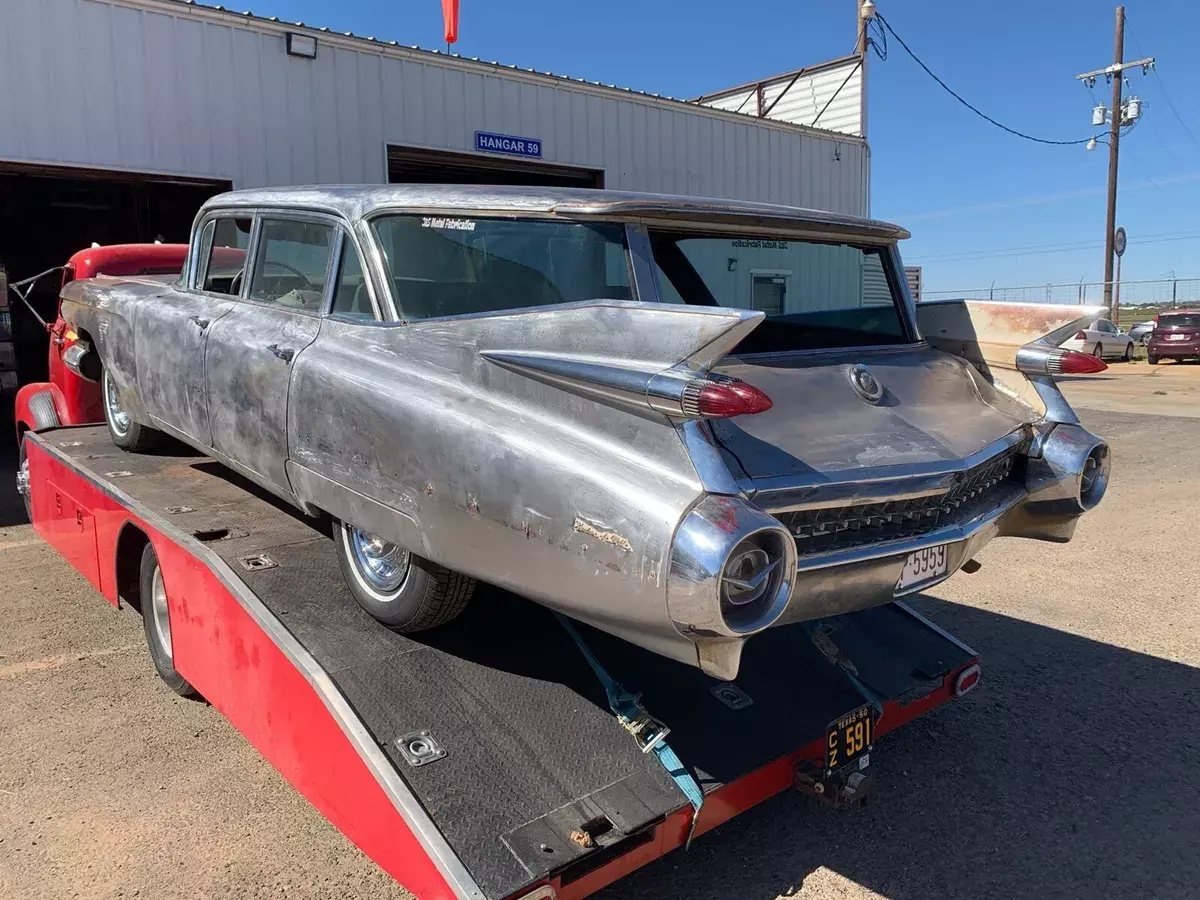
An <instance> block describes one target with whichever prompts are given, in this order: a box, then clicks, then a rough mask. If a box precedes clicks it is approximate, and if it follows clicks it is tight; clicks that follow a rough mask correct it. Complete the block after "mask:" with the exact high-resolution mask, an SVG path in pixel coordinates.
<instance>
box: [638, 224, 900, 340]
mask: <svg viewBox="0 0 1200 900" xmlns="http://www.w3.org/2000/svg"><path fill="white" fill-rule="evenodd" d="M650 240H651V246H652V247H653V250H654V261H655V263H656V264H657V268H658V271H659V290H660V292H661V294H662V299H663V300H664V301H666V302H668V303H689V304H692V305H697V306H724V307H733V308H736V309H756V310H761V311H762V312H765V313H766V314H767V318H766V321H765V322H763V323H762V324H761V325H759V326H758V328H756V329H755V330H754V331H753V332H751V333H750V335H749V336H747V337H746V338H745V340H743V341H742V343H741V344H739V345H738V347H737V348H736V349H735V351H734V352H735V353H741V354H748V353H776V352H781V351H787V350H809V349H819V348H823V347H862V346H870V345H877V344H900V343H907V342H908V341H909V340H910V338H909V336H908V332H907V329H906V328H905V326H904V319H903V317H902V316H901V314H900V311H899V310H900V305H899V301H900V296H901V295H900V294H899V292H898V290H897V288H896V286H895V285H894V284H893V281H892V278H891V276H890V275H889V265H888V260H887V258H886V253H887V251H886V249H885V248H878V247H857V246H854V245H851V244H830V243H819V242H816V241H805V240H777V239H774V238H771V239H765V238H764V239H759V238H750V237H745V236H738V237H733V236H727V235H713V236H708V235H703V236H697V235H693V234H680V233H670V232H655V231H651V233H650Z"/></svg>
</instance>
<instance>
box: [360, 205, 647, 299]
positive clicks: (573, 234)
mask: <svg viewBox="0 0 1200 900" xmlns="http://www.w3.org/2000/svg"><path fill="white" fill-rule="evenodd" d="M372 227H373V228H374V230H375V235H376V237H377V238H378V239H379V245H380V249H381V250H382V251H383V257H384V260H385V261H386V262H387V267H388V275H389V277H390V279H391V282H392V290H393V291H394V296H395V298H396V303H397V305H398V306H399V308H400V310H401V312H402V314H403V316H404V318H405V319H408V320H415V319H431V318H437V317H439V316H458V315H466V314H469V313H488V312H502V311H504V310H509V309H521V308H523V307H528V306H549V305H553V304H558V303H573V302H576V301H585V300H628V299H630V298H631V296H632V292H631V290H630V286H629V266H628V263H627V261H626V257H627V254H626V250H625V229H624V228H623V227H622V226H620V225H605V224H597V225H589V224H579V223H571V222H555V221H549V220H522V219H478V218H464V217H454V216H405V215H385V216H380V217H379V218H377V219H375V220H374V221H373V222H372Z"/></svg>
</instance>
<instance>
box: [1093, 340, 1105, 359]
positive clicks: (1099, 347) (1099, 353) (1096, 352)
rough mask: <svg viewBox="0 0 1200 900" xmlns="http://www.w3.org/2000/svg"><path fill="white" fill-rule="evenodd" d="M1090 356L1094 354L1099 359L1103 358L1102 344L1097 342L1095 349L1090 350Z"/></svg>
mask: <svg viewBox="0 0 1200 900" xmlns="http://www.w3.org/2000/svg"><path fill="white" fill-rule="evenodd" d="M1092 356H1095V357H1097V358H1099V359H1103V358H1104V345H1103V344H1101V343H1099V342H1097V343H1096V349H1095V350H1093V351H1092Z"/></svg>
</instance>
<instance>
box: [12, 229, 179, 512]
mask: <svg viewBox="0 0 1200 900" xmlns="http://www.w3.org/2000/svg"><path fill="white" fill-rule="evenodd" d="M187 249H188V248H187V245H186V244H110V245H108V246H101V245H99V244H97V245H94V246H91V247H88V248H87V249H86V250H80V251H79V252H77V253H75V254H73V255H72V256H71V258H70V259H68V260H67V263H66V265H64V266H62V267H61V268H60V269H51V270H50V271H48V272H45V273H43V275H44V277H47V278H50V277H58V278H59V280H60V289H61V288H63V287H66V285H68V284H70V283H71V282H73V281H75V280H76V279H86V278H96V277H98V276H107V277H110V278H111V277H123V276H131V275H132V276H160V277H161V276H165V275H175V276H177V275H178V274H179V273H180V271H182V269H183V262H184V259H185V258H186V257H187ZM48 330H49V332H50V353H49V356H50V358H49V375H50V380H49V381H47V382H35V383H33V384H27V385H24V386H23V387H22V388H21V389H20V390H18V391H17V396H16V402H15V406H14V413H15V415H14V420H15V422H16V427H17V442H18V444H19V445H20V444H21V439H22V436H23V435H24V434H25V432H27V431H37V430H40V429H42V428H50V427H54V426H57V425H84V424H87V423H90V422H100V421H103V419H104V410H103V406H102V403H101V392H100V385H99V382H98V379H99V377H100V368H99V359H98V358H97V357H96V355H95V354H94V353H85V352H84V349H85V348H82V347H77V343H78V335H77V334H75V332H74V331H73V330H72V329H71V328H70V327H69V326H68V325H67V323H66V322H65V321H64V320H63V318H62V314H61V309H60V311H59V314H58V316H57V317H56V319H55V321H54V322H53V323H52V324H50V325H49V329H48ZM81 365H82V366H83V368H82V369H81V368H80V366H81ZM92 366H95V369H94V370H93V369H92V368H91V367H92ZM28 481H29V466H28V464H27V463H26V461H25V448H24V446H21V447H20V458H19V463H18V474H17V486H18V490H19V491H20V493H21V495H22V496H23V497H24V498H25V504H26V512H29V490H28Z"/></svg>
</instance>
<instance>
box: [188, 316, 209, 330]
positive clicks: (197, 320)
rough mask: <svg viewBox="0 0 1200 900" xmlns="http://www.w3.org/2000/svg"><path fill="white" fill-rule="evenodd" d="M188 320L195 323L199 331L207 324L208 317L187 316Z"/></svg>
mask: <svg viewBox="0 0 1200 900" xmlns="http://www.w3.org/2000/svg"><path fill="white" fill-rule="evenodd" d="M188 321H189V322H193V323H195V325H196V327H197V328H199V329H200V330H201V331H204V330H206V329H207V328H208V324H209V322H208V319H202V318H200V317H199V316H189V317H188Z"/></svg>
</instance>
